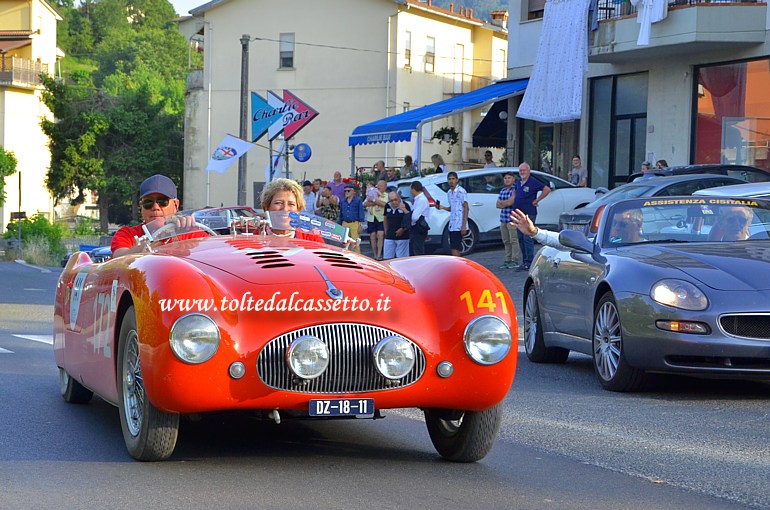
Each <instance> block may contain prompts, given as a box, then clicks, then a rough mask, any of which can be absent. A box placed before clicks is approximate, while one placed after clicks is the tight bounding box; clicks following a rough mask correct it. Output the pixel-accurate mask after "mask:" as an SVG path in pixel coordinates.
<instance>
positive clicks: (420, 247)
mask: <svg viewBox="0 0 770 510" xmlns="http://www.w3.org/2000/svg"><path fill="white" fill-rule="evenodd" d="M409 191H410V192H411V193H412V196H413V197H414V205H413V206H412V230H411V232H410V233H409V248H410V252H411V253H410V254H411V255H425V237H426V236H427V235H428V230H425V229H424V228H421V227H420V223H421V222H420V217H423V218H425V221H426V223H427V224H430V204H428V199H427V197H426V196H425V193H423V188H422V183H421V182H420V181H414V182H413V183H412V185H411V186H410V189H409Z"/></svg>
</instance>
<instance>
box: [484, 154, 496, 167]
mask: <svg viewBox="0 0 770 510" xmlns="http://www.w3.org/2000/svg"><path fill="white" fill-rule="evenodd" d="M484 168H497V165H496V164H495V162H494V161H492V151H487V152H485V153H484Z"/></svg>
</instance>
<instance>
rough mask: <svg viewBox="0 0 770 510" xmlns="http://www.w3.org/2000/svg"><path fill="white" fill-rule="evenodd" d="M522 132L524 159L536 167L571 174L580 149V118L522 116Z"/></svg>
mask: <svg viewBox="0 0 770 510" xmlns="http://www.w3.org/2000/svg"><path fill="white" fill-rule="evenodd" d="M518 132H519V147H521V161H526V162H527V163H529V165H530V166H531V167H532V168H533V169H535V170H541V171H543V172H546V173H549V174H553V175H555V176H557V177H561V178H563V179H566V178H568V176H567V173H568V172H569V170H570V168H572V156H574V155H575V154H576V152H577V146H578V135H579V133H580V122H579V121H575V122H562V123H558V124H552V123H546V122H536V121H534V120H528V119H519V129H518Z"/></svg>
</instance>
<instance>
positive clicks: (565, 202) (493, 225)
mask: <svg viewBox="0 0 770 510" xmlns="http://www.w3.org/2000/svg"><path fill="white" fill-rule="evenodd" d="M506 171H512V172H513V173H514V175H515V176H516V179H518V175H519V169H518V168H481V169H478V170H463V171H459V172H457V176H458V177H459V179H460V186H462V187H463V188H465V190H466V191H467V192H468V205H469V206H470V207H469V209H470V211H469V213H468V223H469V228H468V233H467V234H466V235H465V237H464V238H463V249H462V251H461V253H462V254H463V255H465V254H467V253H470V252H472V251H473V250H474V249H475V248H476V247H477V246H478V243H480V242H484V241H497V242H501V239H500V209H498V208H496V207H495V202H497V197H498V195H499V194H500V190H501V189H502V187H503V173H504V172H506ZM446 176H447V174H446V173H441V174H432V175H428V176H426V177H413V178H410V179H402V180H400V181H397V182H395V183H393V185H395V186H396V187H397V189H398V193H399V194H400V195H401V196H402V197H403V198H405V199H407V200H408V201H409V202H411V199H412V195H411V193H410V192H409V187H410V186H411V184H412V182H414V181H420V182H421V183H422V185H423V188H425V189H426V190H427V192H428V193H427V195H428V198H429V199H430V200H431V205H433V204H434V201H436V200H438V201H440V202H441V204H442V205H448V204H449V201H448V200H447V191H448V190H449V184H448V183H447V178H446ZM531 176H532V177H534V178H535V179H537V180H539V181H541V182H542V183H543V184H546V185H548V186H549V187H550V188H551V190H552V191H551V194H550V195H548V197H546V198H545V200H543V201H542V202H540V204H539V205H538V208H537V210H538V212H537V220H536V221H537V225H538V226H539V227H543V228H551V229H554V228H556V226H557V225H558V224H559V215H560V214H561V213H563V212H564V211H569V210H572V209H575V208H577V207H581V206H584V205H586V204H588V203H589V202H592V201H593V200H594V199H595V198H596V196H595V191H596V190H594V189H593V188H579V187H577V186H573V185H572V184H571V183H569V182H567V181H565V180H564V179H561V178H559V177H556V176H554V175H551V174H547V173H545V172H540V171H537V170H532V174H531ZM448 224H449V213H448V212H447V211H439V210H437V209H432V210H431V213H430V232H429V233H428V236H429V237H430V241H429V243H428V244H439V243H440V244H441V245H442V246H444V247H448V246H449V230H448Z"/></svg>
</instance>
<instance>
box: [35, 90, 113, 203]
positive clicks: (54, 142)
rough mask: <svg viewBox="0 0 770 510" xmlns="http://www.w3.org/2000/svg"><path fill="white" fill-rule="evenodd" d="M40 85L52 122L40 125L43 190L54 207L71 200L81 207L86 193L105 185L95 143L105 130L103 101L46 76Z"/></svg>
mask: <svg viewBox="0 0 770 510" xmlns="http://www.w3.org/2000/svg"><path fill="white" fill-rule="evenodd" d="M43 85H44V86H45V91H44V92H43V102H44V103H45V105H46V106H47V107H48V109H49V110H51V112H52V113H53V115H54V117H55V119H56V120H55V121H50V120H48V119H43V120H42V121H41V123H40V125H41V126H42V128H43V132H44V133H45V134H46V135H47V136H48V139H49V142H48V147H49V149H50V150H51V165H50V167H49V169H48V174H47V176H46V187H47V188H48V189H49V190H50V191H51V194H52V195H53V197H54V200H55V201H56V202H57V203H58V202H59V201H60V200H62V199H64V198H68V197H72V199H71V201H72V204H73V205H77V204H82V203H83V202H84V201H85V191H86V190H89V189H90V190H96V191H98V190H101V189H103V188H104V186H105V185H106V181H105V179H104V169H103V161H104V160H103V158H102V156H101V153H100V151H99V147H98V141H99V137H100V136H101V135H103V134H104V133H106V132H107V130H108V128H109V124H108V121H107V117H106V115H105V110H106V103H107V99H106V98H105V97H104V96H103V95H102V94H100V93H98V92H95V91H94V90H93V89H90V88H88V87H83V86H77V85H75V86H68V85H65V84H64V83H62V82H58V81H56V80H55V79H53V78H50V77H47V76H43Z"/></svg>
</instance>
